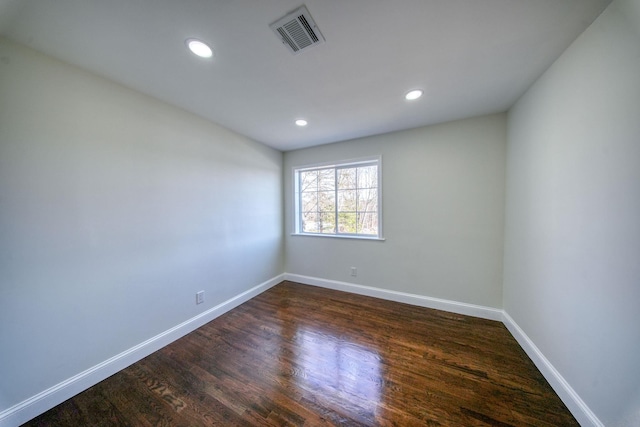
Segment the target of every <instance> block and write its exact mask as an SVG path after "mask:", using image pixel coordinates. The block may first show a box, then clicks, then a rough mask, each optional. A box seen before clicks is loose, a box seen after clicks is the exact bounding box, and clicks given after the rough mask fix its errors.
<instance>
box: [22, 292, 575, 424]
mask: <svg viewBox="0 0 640 427" xmlns="http://www.w3.org/2000/svg"><path fill="white" fill-rule="evenodd" d="M97 425H104V426H120V425H122V426H126V425H131V426H145V425H146V426H403V427H406V426H527V425H530V426H577V425H578V423H577V422H576V420H575V419H574V418H573V417H572V416H571V414H570V413H569V411H568V410H567V408H566V407H565V406H564V404H563V403H562V402H561V401H560V399H559V398H558V396H557V395H556V394H555V393H554V392H553V390H552V389H551V387H550V386H549V384H548V383H547V382H546V381H545V379H544V377H543V376H542V375H541V374H540V372H539V371H538V370H537V369H536V368H535V366H534V365H533V363H532V362H531V360H530V359H529V358H528V357H527V356H526V354H525V353H524V351H523V350H522V349H521V348H520V347H519V346H518V344H517V342H516V341H515V340H514V339H513V337H512V336H511V335H510V334H509V332H508V331H507V329H506V328H505V327H504V325H502V324H501V323H500V322H494V321H490V320H485V319H479V318H474V317H469V316H463V315H459V314H454V313H447V312H443V311H438V310H431V309H426V308H422V307H415V306H410V305H406V304H400V303H396V302H390V301H384V300H380V299H376V298H370V297H364V296H360V295H353V294H348V293H344V292H338V291H333V290H328V289H322V288H318V287H313V286H305V285H301V284H297V283H292V282H282V283H280V284H279V285H277V286H275V287H273V288H271V289H270V290H268V291H266V292H264V293H262V294H260V295H259V296H257V297H255V298H253V299H252V300H250V301H248V302H246V303H245V304H242V305H241V306H239V307H237V308H235V309H234V310H231V311H230V312H228V313H226V314H225V315H223V316H220V317H219V318H217V319H215V320H214V321H212V322H209V323H208V324H206V325H204V326H203V327H201V328H199V329H197V330H196V331H194V332H192V333H190V334H188V335H186V336H185V337H183V338H181V339H179V340H178V341H176V342H174V343H172V344H170V345H168V346H166V347H165V348H163V349H161V350H159V351H157V352H156V353H154V354H152V355H150V356H148V357H146V358H145V359H143V360H141V361H139V362H138V363H135V364H134V365H132V366H130V367H128V368H126V369H124V370H123V371H121V372H119V373H117V374H116V375H114V376H112V377H110V378H108V379H106V380H105V381H103V382H101V383H99V384H97V385H95V386H93V387H91V388H90V389H88V390H86V391H84V392H82V393H80V394H79V395H77V396H75V397H74V398H72V399H70V400H68V401H67V402H64V403H63V404H61V405H59V406H57V407H55V408H53V409H51V410H50V411H48V412H46V413H44V414H42V415H41V416H39V417H37V418H35V419H33V420H31V421H30V422H28V423H26V424H25V426H97Z"/></svg>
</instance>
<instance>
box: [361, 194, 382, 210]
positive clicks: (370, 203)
mask: <svg viewBox="0 0 640 427" xmlns="http://www.w3.org/2000/svg"><path fill="white" fill-rule="evenodd" d="M377 210H378V190H377V189H375V188H365V189H360V190H358V212H361V211H377Z"/></svg>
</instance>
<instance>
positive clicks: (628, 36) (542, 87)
mask: <svg viewBox="0 0 640 427" xmlns="http://www.w3.org/2000/svg"><path fill="white" fill-rule="evenodd" d="M508 128H509V133H508V135H509V136H508V141H509V145H508V160H507V165H508V166H507V202H506V229H505V268H504V308H505V311H506V312H507V313H509V314H510V315H511V316H512V317H513V319H515V321H516V322H517V323H518V325H519V326H520V327H521V328H522V329H523V330H524V331H525V333H526V334H527V335H528V336H529V338H530V339H531V340H532V341H533V342H534V343H535V345H536V346H537V347H538V348H539V349H540V350H541V351H542V352H543V353H544V355H545V356H546V357H547V359H549V361H550V362H551V363H552V364H553V365H554V366H555V368H556V369H557V370H558V371H559V372H560V374H561V375H562V376H563V377H564V379H565V380H567V381H568V383H569V384H570V385H571V387H573V389H574V390H575V392H577V393H578V395H579V396H580V397H581V398H582V399H583V400H584V401H585V402H586V404H587V405H588V406H589V407H590V409H591V410H592V411H593V412H594V413H595V415H596V416H597V417H598V418H599V419H600V421H601V422H603V423H604V424H605V425H607V426H631V425H640V364H639V362H640V1H638V0H622V1H621V0H615V1H614V2H613V3H612V4H611V5H610V7H609V8H608V9H607V10H606V11H605V12H604V13H603V14H602V15H601V16H600V17H599V18H598V19H597V20H596V21H595V22H594V24H593V25H592V26H591V27H590V28H589V29H587V30H586V31H585V32H584V33H583V34H582V35H581V36H580V37H579V38H578V39H577V40H576V41H575V42H574V43H573V45H572V46H571V47H570V48H569V49H568V50H567V51H566V52H565V53H564V54H563V55H562V56H561V57H560V58H559V59H558V60H557V61H556V63H555V64H554V65H553V66H552V67H551V68H550V69H549V70H548V71H547V72H546V73H545V74H544V75H543V76H542V77H541V78H540V79H539V81H538V82H537V83H536V84H535V85H534V86H533V87H532V88H531V89H530V90H529V91H528V92H527V93H526V94H525V96H524V97H523V98H522V99H520V100H519V102H518V103H517V104H516V105H515V106H514V107H513V108H512V109H511V111H510V113H509V120H508Z"/></svg>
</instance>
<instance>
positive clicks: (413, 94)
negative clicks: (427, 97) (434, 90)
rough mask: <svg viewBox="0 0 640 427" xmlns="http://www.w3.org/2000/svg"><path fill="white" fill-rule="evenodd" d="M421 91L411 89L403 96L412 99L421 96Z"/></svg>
mask: <svg viewBox="0 0 640 427" xmlns="http://www.w3.org/2000/svg"><path fill="white" fill-rule="evenodd" d="M422 94H423V92H422V91H421V90H420V89H415V90H412V91H410V92H407V94H406V95H405V96H404V98H405V99H406V100H408V101H413V100H414V99H418V98H420V97H421V96H422Z"/></svg>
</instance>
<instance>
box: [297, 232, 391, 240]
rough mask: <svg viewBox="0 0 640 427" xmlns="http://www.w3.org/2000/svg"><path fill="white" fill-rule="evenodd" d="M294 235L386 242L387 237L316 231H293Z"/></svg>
mask: <svg viewBox="0 0 640 427" xmlns="http://www.w3.org/2000/svg"><path fill="white" fill-rule="evenodd" d="M291 235H292V236H302V237H329V238H332V239H351V240H375V241H379V242H384V241H385V240H386V239H385V238H384V237H375V236H352V235H345V234H314V233H291Z"/></svg>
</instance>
